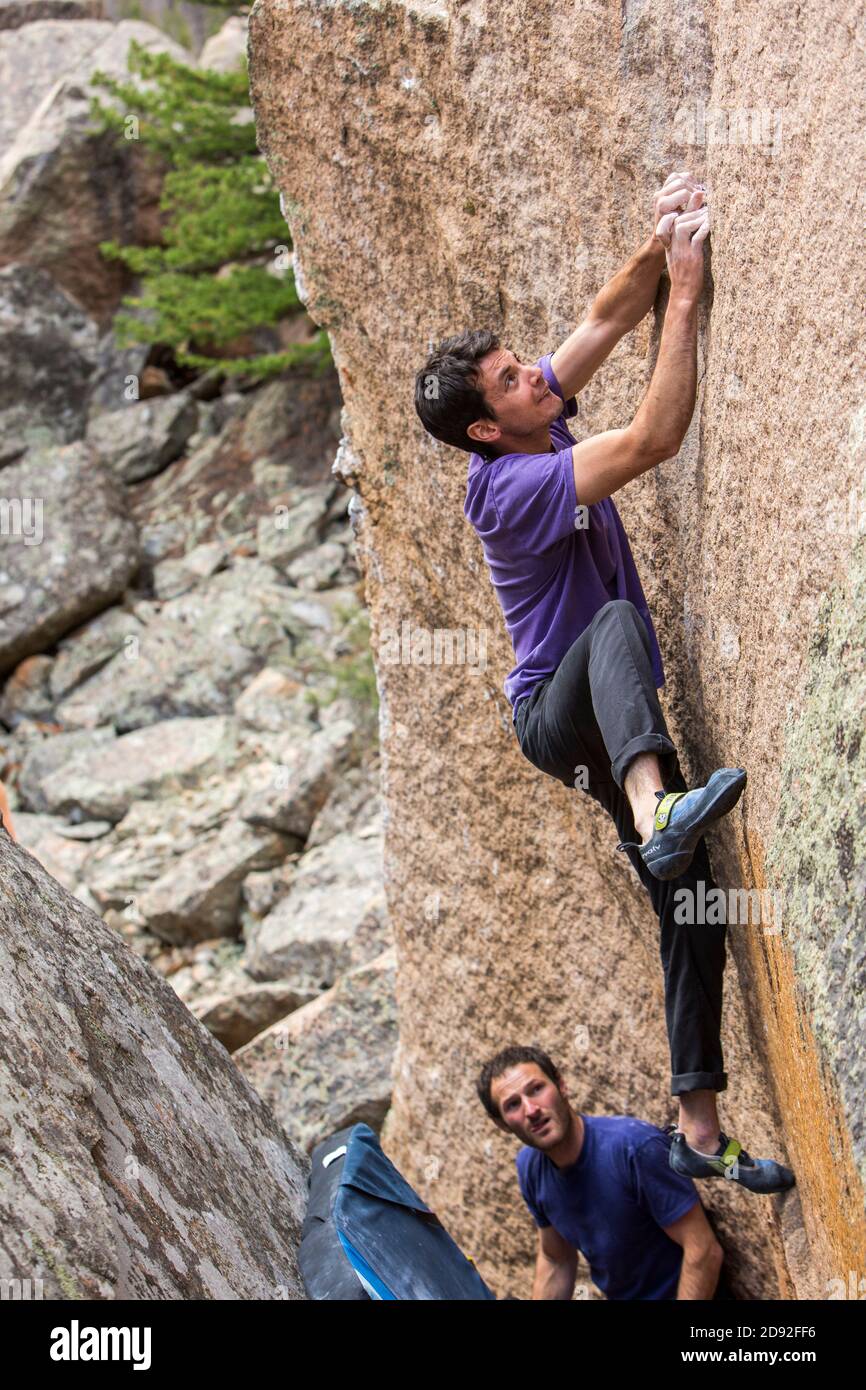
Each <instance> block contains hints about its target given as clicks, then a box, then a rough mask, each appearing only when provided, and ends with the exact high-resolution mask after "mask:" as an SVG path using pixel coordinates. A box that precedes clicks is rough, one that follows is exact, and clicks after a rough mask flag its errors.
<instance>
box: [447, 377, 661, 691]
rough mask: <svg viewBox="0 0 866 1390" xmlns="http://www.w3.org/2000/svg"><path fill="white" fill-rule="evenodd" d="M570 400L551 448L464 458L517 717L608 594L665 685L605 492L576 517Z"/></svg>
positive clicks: (470, 507) (573, 405) (554, 386)
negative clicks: (645, 642) (506, 646)
mask: <svg viewBox="0 0 866 1390" xmlns="http://www.w3.org/2000/svg"><path fill="white" fill-rule="evenodd" d="M552 356H553V354H552V353H546V354H545V356H544V357H541V358H539V360H538V366H539V367H540V368H541V370H542V372H543V374H544V377H545V380H546V381H547V384H548V385H549V387H550V389H551V391H554V392H555V393H556V394H557V395H558V396H559V397H560V399H563V395H562V387H561V386H560V384H559V382H558V381H557V379H556V376H555V374H554V372H553V369H552V367H551V365H550V359H551V357H552ZM576 414H577V401H576V399H575V397H574V396H572V397H571V398H570V399H569V400H568V401H564V399H563V409H562V410H561V411H560V414H559V416H558V417H557V418H556V419H555V420H554V421H553V423H552V424H551V426H550V438H551V442H552V444H553V449H552V451H550V452H548V453H543V454H503V455H502V456H501V457H500V458H497V459H493V460H492V461H491V460H487V459H484V458H482V457H481V455H480V454H475V453H473V454H472V456H471V457H470V460H469V474H468V479H467V486H466V501H465V503H464V505H463V512H464V515H465V516H466V517H467V518H468V520H469V521H470V522H471V523H472V525H473V527H474V528H475V530H476V531H477V533H478V535H479V537H480V539H481V544H482V548H483V551H484V558H485V560H486V562H487V567H488V569H489V571H490V578H491V581H492V583H493V585H494V587H495V589H496V595H497V598H498V599H499V602H500V604H501V607H502V611H503V615H504V617H505V625H506V627H507V629H508V635H509V637H510V638H511V643H512V646H513V647H514V655H515V657H516V659H517V665H516V666H515V667H514V669H513V670H512V671H511V672H510V673H509V675H508V677H507V679H506V681H505V686H504V689H505V694H506V696H507V698H508V700H509V701H510V702H511V705H512V715H516V713H517V706H518V703H519V702H520V700H522V699H523V698H524V697H525V696H527V695H529V694H530V692H531V691H532V688H533V686H535V685H537V684H538V682H539V681H541V680H544V679H545V678H546V677H547V676H552V675H553V673H554V671H555V670H556V668H557V666H558V665H559V663H560V661H561V660H562V658H563V657H564V656H565V653H566V652H567V651H568V649H569V647H570V646H571V645H572V643H573V642H574V641H576V639H577V638H578V637H579V636H580V634H581V633H582V632H583V630H584V628H587V627H589V624H590V623H591V622H592V620H593V618H594V617H595V614H596V613H597V612H598V610H599V609H600V608H603V607H604V605H605V604H606V603H609V602H610V600H611V599H616V598H622V599H628V600H630V602H631V603H633V604H634V606H635V608H636V609H637V611H638V612H639V613H640V615H641V617H642V618H643V620H644V622H645V623H646V628H647V632H648V633H649V639H650V651H651V655H652V667H653V677H654V679H655V683H656V686H662V685H664V679H665V677H664V671H663V669H662V659H661V654H660V652H659V646H658V640H657V638H656V634H655V628H654V627H653V622H652V618H651V617H650V612H649V608H648V607H647V602H646V599H645V597H644V592H643V588H642V587H641V582H640V579H639V578H638V573H637V569H636V568H635V563H634V559H633V557H632V553H631V548H630V546H629V543H628V538H627V537H626V534H625V530H624V528H623V524H622V522H621V520H620V517H619V512H618V511H617V509H616V507H615V506H614V504H613V501H612V499H611V498H610V497H605V498H603V499H602V500H601V501H600V502H593V503H591V504H590V505H589V506H588V507H587V510H586V520H587V521H588V525H587V526H582V525H580V524H579V523H580V522H582V521H583V514H578V512H577V507H578V504H579V498H578V497H577V495H576V493H575V487H574V461H573V459H572V455H571V450H572V446H573V445H574V444H576V443H577V440H576V439H575V438H574V436H573V435H572V434H571V433H570V431H569V429H568V426H567V425H566V423H565V422H566V419H567V418H570V417H571V416H573V415H576Z"/></svg>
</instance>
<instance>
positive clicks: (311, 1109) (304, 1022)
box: [234, 949, 397, 1153]
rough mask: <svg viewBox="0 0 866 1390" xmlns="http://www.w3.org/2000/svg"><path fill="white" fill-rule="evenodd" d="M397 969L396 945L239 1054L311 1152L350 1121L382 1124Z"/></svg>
mask: <svg viewBox="0 0 866 1390" xmlns="http://www.w3.org/2000/svg"><path fill="white" fill-rule="evenodd" d="M394 974H395V957H394V951H393V949H389V950H388V951H385V952H383V953H382V955H380V956H377V957H376V959H375V960H372V961H370V962H369V963H368V964H367V965H362V966H358V967H357V968H356V969H354V970H351V971H349V972H348V973H347V974H346V975H344V976H343V977H342V979H341V980H339V981H338V982H337V984H336V985H335V986H334V987H333V989H329V990H328V991H327V992H326V993H325V994H322V995H320V996H319V998H318V999H314V1000H313V1001H312V1002H311V1003H309V1004H305V1005H304V1007H303V1008H300V1009H297V1010H295V1012H294V1013H290V1014H289V1015H288V1016H287V1017H286V1018H284V1019H282V1020H281V1021H280V1022H279V1023H275V1024H273V1026H272V1027H270V1028H268V1029H267V1030H266V1031H265V1032H263V1033H259V1035H258V1036H257V1037H256V1038H254V1039H253V1041H252V1042H249V1043H247V1044H246V1046H245V1047H242V1048H240V1049H239V1050H238V1051H237V1052H235V1054H234V1060H235V1062H236V1063H237V1065H238V1067H239V1068H240V1070H241V1071H242V1072H243V1074H244V1076H246V1077H247V1079H248V1080H249V1081H250V1082H251V1083H252V1085H253V1086H255V1088H256V1090H257V1091H258V1093H259V1095H260V1096H261V1097H262V1099H263V1100H266V1101H267V1103H268V1105H269V1106H270V1107H271V1110H272V1111H273V1113H274V1115H275V1116H276V1117H277V1119H278V1120H279V1121H280V1123H281V1124H282V1126H283V1128H284V1129H285V1131H286V1133H287V1134H289V1135H290V1136H291V1137H292V1139H294V1141H295V1143H297V1144H299V1145H301V1146H302V1147H303V1148H304V1149H305V1150H306V1152H307V1153H309V1152H310V1151H311V1150H312V1148H313V1147H314V1145H315V1144H317V1143H318V1142H319V1140H320V1139H324V1138H326V1137H327V1135H329V1134H333V1133H335V1131H336V1130H338V1129H343V1128H344V1127H345V1126H346V1125H352V1124H367V1125H370V1127H371V1128H372V1129H375V1130H376V1131H377V1132H378V1131H379V1130H380V1129H381V1127H382V1122H383V1120H384V1118H385V1115H386V1114H387V1111H388V1106H389V1105H390V1103H391V1088H392V1071H393V1065H394V1055H395V1052H396V1048H397V1007H396V1004H395V1002H394Z"/></svg>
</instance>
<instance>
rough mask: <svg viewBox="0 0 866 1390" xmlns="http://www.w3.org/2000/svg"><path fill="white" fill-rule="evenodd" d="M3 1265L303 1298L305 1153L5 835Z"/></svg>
mask: <svg viewBox="0 0 866 1390" xmlns="http://www.w3.org/2000/svg"><path fill="white" fill-rule="evenodd" d="M0 1051H2V1055H3V1066H2V1068H0V1127H2V1133H3V1153H4V1160H3V1171H4V1178H3V1183H2V1185H0V1222H2V1228H3V1239H2V1242H0V1279H2V1280H3V1281H4V1282H5V1281H6V1280H8V1279H16V1280H31V1281H39V1283H38V1285H37V1286H36V1287H38V1288H39V1290H40V1295H39V1296H41V1297H43V1298H46V1299H74V1300H85V1301H86V1300H89V1299H142V1300H160V1301H161V1300H164V1299H177V1300H195V1299H211V1298H213V1299H274V1300H282V1299H302V1298H303V1297H304V1293H303V1286H302V1283H301V1280H300V1276H299V1271H298V1265H297V1247H298V1240H299V1237H300V1227H301V1222H302V1220H303V1216H304V1211H305V1207H306V1177H307V1173H308V1168H309V1165H308V1162H307V1160H306V1158H305V1156H304V1155H303V1153H302V1152H300V1151H299V1150H298V1149H297V1148H296V1147H295V1145H294V1144H293V1143H292V1141H291V1139H289V1138H288V1137H287V1135H286V1134H285V1132H284V1131H283V1130H282V1129H281V1127H280V1125H279V1124H278V1122H277V1121H276V1120H275V1119H274V1117H273V1115H272V1113H271V1111H270V1110H269V1109H268V1107H267V1105H266V1104H265V1103H264V1102H263V1101H262V1100H261V1099H260V1098H259V1097H258V1096H257V1095H256V1093H255V1091H254V1090H253V1088H252V1087H251V1086H250V1085H249V1083H248V1082H247V1081H246V1079H245V1078H244V1077H243V1076H242V1075H241V1073H240V1072H239V1071H238V1069H237V1067H236V1066H235V1065H234V1063H233V1062H232V1061H231V1060H230V1058H229V1057H228V1055H227V1053H226V1052H225V1049H224V1048H223V1047H222V1046H221V1045H220V1044H219V1043H218V1042H216V1041H215V1039H214V1038H212V1037H211V1035H210V1033H209V1032H208V1030H207V1029H206V1028H205V1027H203V1025H202V1024H201V1023H199V1022H198V1020H196V1019H195V1018H193V1016H192V1015H191V1014H190V1012H189V1011H188V1010H187V1008H186V1007H185V1006H184V1005H183V1004H182V1003H181V1001H180V999H179V998H178V997H177V995H176V994H175V992H174V991H173V990H172V989H171V987H170V986H169V985H168V984H167V983H166V982H165V981H164V980H163V979H161V978H160V976H159V975H157V974H156V973H155V972H154V971H153V970H152V969H151V968H150V966H148V965H147V964H146V963H145V962H144V961H143V960H141V959H140V958H139V957H138V956H137V955H135V954H134V953H133V952H132V951H131V950H130V949H129V948H128V947H127V945H126V944H125V943H124V942H123V940H122V939H121V938H120V936H119V935H118V934H117V933H116V932H115V931H114V930H113V929H112V928H110V927H108V926H107V925H106V924H105V923H104V922H103V921H101V920H100V918H99V917H97V916H96V915H95V914H94V913H93V912H91V911H89V910H88V909H87V908H86V907H84V906H83V905H82V904H80V903H78V902H76V901H75V899H74V898H72V897H70V895H69V894H68V893H67V892H66V891H65V889H63V888H62V887H61V886H60V885H59V884H58V883H56V882H55V881H54V879H52V878H51V877H50V876H49V874H48V873H47V872H46V871H45V869H44V868H42V867H41V865H40V864H39V863H38V862H37V861H36V859H34V858H33V857H32V856H31V855H29V854H28V853H27V852H26V851H25V850H23V849H22V848H21V847H20V846H16V845H14V844H13V843H12V842H11V840H10V839H9V837H8V836H7V835H5V834H3V833H2V832H0Z"/></svg>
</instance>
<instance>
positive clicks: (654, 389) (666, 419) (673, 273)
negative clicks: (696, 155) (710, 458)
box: [571, 207, 709, 506]
mask: <svg viewBox="0 0 866 1390" xmlns="http://www.w3.org/2000/svg"><path fill="white" fill-rule="evenodd" d="M707 216H708V214H707V209H706V207H701V208H696V209H694V210H692V211H691V212H687V213H683V214H682V215H681V216H680V217H678V218H677V219H676V222H675V224H674V229H673V233H672V236H671V247H670V250H669V251H668V270H669V272H670V277H671V292H670V299H669V300H668V307H667V312H666V314H665V322H664V328H663V329H662V336H661V342H660V344H659V354H658V358H657V360H656V365H655V370H654V372H653V374H652V379H651V381H650V384H649V387H648V388H647V393H646V395H645V396H644V398H643V400H642V401H641V404H640V406H639V408H638V410H637V413H636V415H635V417H634V419H633V420H632V422H631V424H630V425H629V426H628V428H627V429H623V430H606V431H605V432H604V433H603V434H597V435H594V436H593V437H592V438H591V439H585V440H584V441H583V442H582V443H581V444H575V445H574V446H573V448H572V451H571V453H572V461H573V466H574V488H575V492H576V494H577V501H578V504H584V505H586V506H589V505H591V504H592V503H593V502H600V501H601V499H602V498H603V497H609V496H610V495H611V493H613V492H616V491H617V490H618V489H619V488H621V487H625V485H626V483H630V482H631V480H632V478H637V477H639V476H640V474H641V473H646V472H647V471H648V470H649V469H650V468H654V467H655V466H656V464H658V463H661V462H662V460H663V459H669V458H673V457H674V455H675V454H677V453H678V452H679V448H680V445H681V444H682V442H683V439H684V438H685V433H686V430H687V429H688V427H689V421H690V420H691V418H692V412H693V410H694V408H695V389H696V386H697V321H698V299H699V298H700V293H701V289H702V287H703V273H704V255H703V242H704V239H705V238H706V235H707V232H708V230H709V222H708V220H707Z"/></svg>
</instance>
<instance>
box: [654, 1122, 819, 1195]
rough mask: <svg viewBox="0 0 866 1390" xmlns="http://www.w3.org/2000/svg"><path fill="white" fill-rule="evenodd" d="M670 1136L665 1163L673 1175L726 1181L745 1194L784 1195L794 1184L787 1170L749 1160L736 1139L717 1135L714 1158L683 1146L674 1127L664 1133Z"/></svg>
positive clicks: (766, 1160) (766, 1161)
mask: <svg viewBox="0 0 866 1390" xmlns="http://www.w3.org/2000/svg"><path fill="white" fill-rule="evenodd" d="M665 1133H666V1134H669V1135H670V1136H671V1148H670V1154H669V1157H668V1162H669V1163H670V1166H671V1167H672V1168H673V1170H674V1172H675V1173H682V1174H683V1175H684V1176H685V1177H688V1178H728V1179H729V1180H730V1181H731V1182H736V1183H739V1185H740V1187H745V1188H746V1189H747V1190H748V1191H749V1192H761V1193H767V1192H786V1191H787V1189H788V1188H789V1187H793V1186H794V1184H795V1182H796V1181H797V1180H796V1178H795V1177H794V1174H793V1173H792V1172H791V1170H790V1168H786V1167H785V1166H784V1165H783V1164H781V1163H777V1162H776V1160H775V1159H774V1158H752V1157H751V1156H750V1155H749V1154H747V1153H746V1150H745V1149H744V1148H743V1147H742V1145H741V1144H739V1143H738V1142H737V1140H736V1139H729V1138H728V1136H727V1135H726V1134H720V1135H719V1140H720V1143H719V1147H718V1148H717V1149H716V1152H715V1153H714V1154H705V1153H700V1152H699V1151H698V1150H697V1149H692V1148H690V1147H689V1145H688V1144H687V1143H686V1136H685V1135H684V1134H683V1132H682V1130H679V1129H677V1127H676V1125H669V1126H668V1128H667V1129H666V1130H665Z"/></svg>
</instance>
